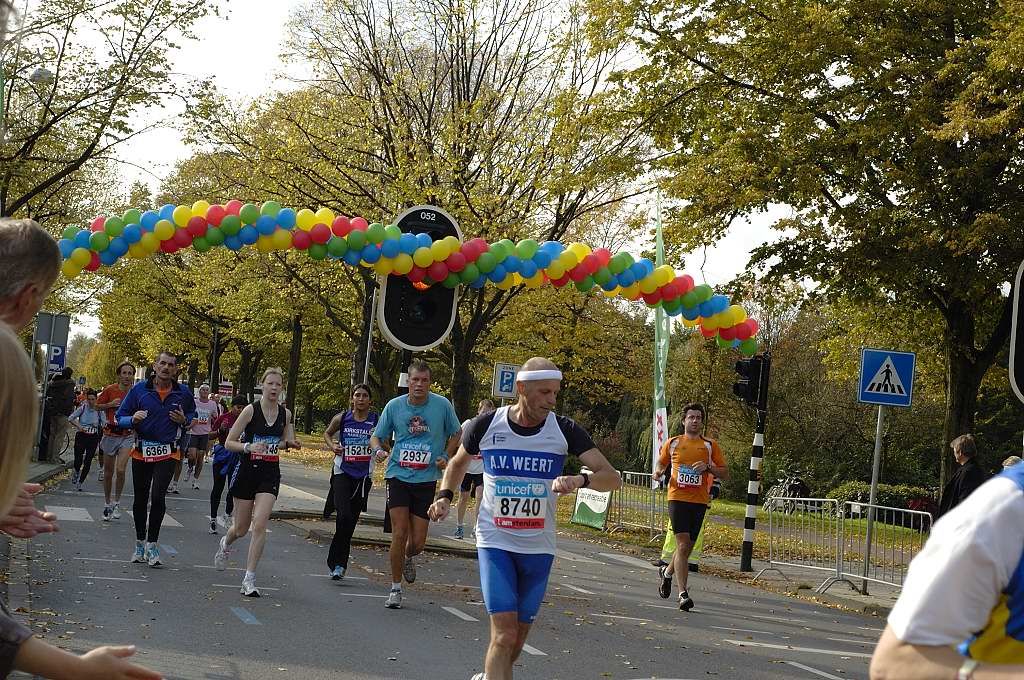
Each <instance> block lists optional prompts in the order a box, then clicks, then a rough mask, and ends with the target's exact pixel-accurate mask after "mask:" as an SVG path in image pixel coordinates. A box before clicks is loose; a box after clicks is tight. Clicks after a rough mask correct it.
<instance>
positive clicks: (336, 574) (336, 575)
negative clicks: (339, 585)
mask: <svg viewBox="0 0 1024 680" xmlns="http://www.w3.org/2000/svg"><path fill="white" fill-rule="evenodd" d="M343 578H345V570H344V569H342V568H341V566H340V565H339V566H337V567H335V568H334V569H332V570H331V579H332V580H334V581H340V580H341V579H343Z"/></svg>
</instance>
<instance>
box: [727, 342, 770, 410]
mask: <svg viewBox="0 0 1024 680" xmlns="http://www.w3.org/2000/svg"><path fill="white" fill-rule="evenodd" d="M771 366H772V358H771V356H770V355H768V354H762V355H758V356H752V357H750V358H748V359H740V360H739V361H737V362H736V373H737V374H738V375H739V379H738V380H737V381H736V382H735V383H734V384H733V386H732V392H733V394H735V395H736V396H737V397H739V398H740V399H742V400H743V401H744V402H745V403H746V404H748V405H750V406H753V407H755V408H757V410H759V411H767V410H768V374H769V373H770V372H771Z"/></svg>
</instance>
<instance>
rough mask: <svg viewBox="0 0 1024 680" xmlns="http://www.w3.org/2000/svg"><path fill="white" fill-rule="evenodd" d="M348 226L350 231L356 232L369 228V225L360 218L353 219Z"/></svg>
mask: <svg viewBox="0 0 1024 680" xmlns="http://www.w3.org/2000/svg"><path fill="white" fill-rule="evenodd" d="M350 224H351V225H352V229H354V230H356V231H366V228H367V227H369V226H370V224H369V223H368V222H367V221H366V220H364V219H363V218H362V217H353V218H352V221H351V222H350Z"/></svg>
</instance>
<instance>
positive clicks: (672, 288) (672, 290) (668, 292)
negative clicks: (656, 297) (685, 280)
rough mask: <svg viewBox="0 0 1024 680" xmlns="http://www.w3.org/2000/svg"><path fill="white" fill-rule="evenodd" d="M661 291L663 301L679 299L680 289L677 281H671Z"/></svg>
mask: <svg viewBox="0 0 1024 680" xmlns="http://www.w3.org/2000/svg"><path fill="white" fill-rule="evenodd" d="M660 290H661V299H662V300H675V299H676V298H677V297H679V288H678V284H676V282H675V281H669V282H668V283H666V284H665V285H664V286H663V287H662V288H661V289H660Z"/></svg>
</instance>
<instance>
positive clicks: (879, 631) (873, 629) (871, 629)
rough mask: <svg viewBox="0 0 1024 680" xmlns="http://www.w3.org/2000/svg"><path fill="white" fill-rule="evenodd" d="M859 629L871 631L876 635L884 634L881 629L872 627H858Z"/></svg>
mask: <svg viewBox="0 0 1024 680" xmlns="http://www.w3.org/2000/svg"><path fill="white" fill-rule="evenodd" d="M857 628H860V629H861V630H870V631H873V632H875V633H882V632H884V631H883V630H882V629H881V628H872V627H871V626H857Z"/></svg>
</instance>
